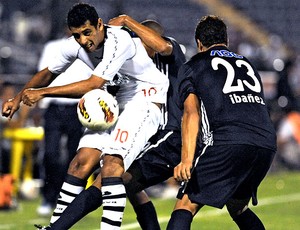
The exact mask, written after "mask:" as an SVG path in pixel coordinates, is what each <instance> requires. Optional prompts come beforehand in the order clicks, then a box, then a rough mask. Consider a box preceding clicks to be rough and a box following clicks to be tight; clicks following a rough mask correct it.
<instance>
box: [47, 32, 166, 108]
mask: <svg viewBox="0 0 300 230" xmlns="http://www.w3.org/2000/svg"><path fill="white" fill-rule="evenodd" d="M76 58H79V59H81V60H82V61H83V62H85V63H86V64H87V65H88V66H90V67H91V68H93V69H94V71H93V73H92V74H94V75H96V76H99V77H101V78H103V79H105V80H107V81H113V80H115V81H114V83H117V84H118V85H119V86H120V90H119V92H118V94H117V100H118V102H119V103H122V102H125V101H128V100H130V99H132V98H133V97H145V96H146V97H147V98H149V100H150V101H151V102H158V103H166V93H167V90H168V86H169V81H168V78H167V76H165V75H164V74H162V73H161V72H160V71H159V70H158V69H157V68H156V67H155V65H154V64H153V61H152V59H151V58H150V57H149V56H148V54H147V52H146V50H145V48H144V46H143V44H142V42H141V40H140V38H138V37H132V36H131V34H130V33H129V32H128V31H126V30H124V29H122V27H118V26H109V27H107V26H106V27H105V40H104V44H103V47H102V48H101V49H99V50H98V51H96V52H93V53H87V52H86V51H85V50H84V49H83V48H82V47H81V46H80V45H79V44H78V43H77V42H76V40H75V39H74V38H73V37H70V38H69V39H68V40H67V41H66V43H65V44H64V46H63V47H62V48H61V52H60V53H59V55H58V56H56V58H55V59H53V62H51V63H50V65H49V66H48V68H49V70H50V71H51V72H53V73H56V74H59V73H61V72H63V71H64V70H65V69H66V68H67V67H68V66H69V65H70V64H71V63H72V62H73V61H74V60H75V59H76ZM117 73H119V74H118V76H119V77H118V79H114V77H115V76H116V75H117Z"/></svg>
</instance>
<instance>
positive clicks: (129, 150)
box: [103, 102, 161, 171]
mask: <svg viewBox="0 0 300 230" xmlns="http://www.w3.org/2000/svg"><path fill="white" fill-rule="evenodd" d="M160 119H161V111H160V109H159V108H158V107H157V106H156V105H155V104H153V103H151V102H145V103H143V104H140V105H136V104H135V103H131V104H130V105H126V107H125V109H124V110H123V112H122V113H121V114H120V116H119V119H118V121H117V123H116V126H115V127H114V129H113V130H112V132H111V134H110V135H111V140H112V142H111V145H106V146H105V147H104V148H103V153H104V154H115V155H119V156H121V157H122V158H123V161H124V168H125V171H126V170H127V169H128V168H129V166H130V165H131V164H132V162H133V161H134V160H135V159H136V158H137V156H138V155H139V153H140V152H141V151H142V149H143V148H144V146H145V145H146V144H147V142H148V140H149V139H150V138H151V136H153V135H154V134H155V133H156V132H157V129H158V126H159V123H160Z"/></svg>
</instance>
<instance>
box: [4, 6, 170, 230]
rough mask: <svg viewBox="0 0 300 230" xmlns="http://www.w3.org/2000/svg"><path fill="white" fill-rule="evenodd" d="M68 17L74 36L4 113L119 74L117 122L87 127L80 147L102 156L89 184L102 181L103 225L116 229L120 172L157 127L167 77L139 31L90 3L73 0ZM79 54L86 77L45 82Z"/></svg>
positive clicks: (121, 197) (121, 204)
mask: <svg viewBox="0 0 300 230" xmlns="http://www.w3.org/2000/svg"><path fill="white" fill-rule="evenodd" d="M67 21H68V26H69V28H70V30H71V32H72V35H73V36H72V37H71V38H70V39H68V40H67V41H66V44H65V45H64V46H63V47H62V49H61V52H59V53H58V54H57V56H56V58H55V59H53V62H51V63H50V64H49V66H48V67H47V68H45V69H43V70H41V71H40V72H38V73H36V74H35V75H34V76H33V77H32V79H31V80H30V81H29V82H27V84H26V85H25V86H24V88H23V89H22V90H21V91H20V92H19V93H18V94H17V95H16V96H15V97H14V98H12V99H10V100H9V101H7V102H6V103H4V105H3V107H2V114H3V116H6V117H8V118H9V119H10V118H11V117H12V116H13V114H14V113H15V111H17V110H18V108H19V106H20V103H21V102H23V103H24V104H26V105H29V106H31V105H33V104H35V103H36V102H37V101H39V100H40V99H42V98H44V97H75V98H78V97H81V96H82V95H83V94H85V93H86V92H88V91H90V90H92V89H96V88H102V87H103V86H104V84H105V83H107V82H110V81H112V80H113V79H114V77H115V75H116V73H117V72H119V73H120V74H121V75H122V79H117V82H118V84H119V86H120V89H119V91H118V92H117V95H116V98H117V100H118V103H119V107H120V115H119V119H118V122H117V123H116V125H115V126H114V127H113V128H111V129H109V130H107V131H105V132H94V131H91V130H86V131H85V133H84V135H83V136H82V138H81V141H80V143H79V146H78V153H82V152H83V153H84V154H89V153H92V154H91V155H92V156H98V157H99V158H100V156H101V161H102V167H101V175H99V176H98V177H97V178H96V180H95V182H94V184H93V187H94V188H95V189H96V188H99V189H100V187H101V186H102V188H101V191H102V199H103V214H102V220H101V229H106V230H109V229H120V226H121V223H122V218H123V211H124V208H125V204H126V192H125V187H124V185H123V181H122V179H121V175H122V174H123V172H124V171H126V170H127V169H128V167H129V166H130V164H131V163H132V162H133V160H134V159H135V158H136V156H137V155H138V154H139V153H140V151H141V150H142V148H143V147H144V145H145V144H146V142H147V140H148V139H149V138H150V137H151V136H152V135H153V134H155V133H156V131H157V128H158V126H159V124H160V121H161V118H162V112H161V107H162V106H163V104H165V103H166V93H167V90H168V85H169V81H168V78H167V77H166V76H165V75H164V74H163V73H161V72H160V71H159V70H158V69H157V68H156V67H155V65H154V64H153V62H152V60H151V59H150V58H149V56H148V55H147V52H146V50H145V48H144V47H143V44H142V42H141V40H140V39H139V38H138V37H132V36H131V34H130V33H129V32H128V31H126V30H124V29H122V27H114V26H111V27H108V26H106V25H104V24H103V22H102V20H101V19H100V18H99V16H98V14H97V12H96V10H95V8H94V7H92V6H90V5H88V4H84V3H79V4H75V5H74V6H73V7H72V8H71V9H70V11H69V12H68V17H67ZM77 58H79V59H81V60H83V61H84V62H85V63H86V64H88V65H89V66H90V67H91V68H94V71H93V73H92V75H91V77H90V78H88V79H87V80H82V81H79V82H77V83H72V84H68V85H64V86H56V87H46V86H47V85H49V84H50V82H51V81H52V80H53V79H54V78H55V77H56V76H57V75H58V74H59V73H61V72H62V71H64V69H65V68H66V67H68V66H69V65H70V64H71V63H72V62H73V61H74V60H75V59H77ZM78 74H80V73H78ZM70 125H71V124H70ZM89 160H92V159H89ZM66 189H69V190H70V192H80V191H76V186H71V185H70V186H68V185H66Z"/></svg>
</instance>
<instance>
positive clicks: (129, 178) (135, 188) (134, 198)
mask: <svg viewBox="0 0 300 230" xmlns="http://www.w3.org/2000/svg"><path fill="white" fill-rule="evenodd" d="M109 24H114V25H123V26H126V27H129V28H130V29H131V30H132V31H133V32H135V33H136V34H137V35H138V36H139V37H140V38H141V39H142V41H143V42H144V43H145V44H146V50H147V51H148V55H149V56H150V57H152V58H153V60H154V62H155V64H156V67H157V68H158V69H160V70H161V71H163V72H164V73H165V74H166V75H167V76H168V78H169V80H170V85H169V89H168V96H167V108H166V112H167V116H166V122H165V127H162V128H161V129H160V130H159V131H158V132H157V134H156V135H155V136H154V137H152V138H151V139H150V142H151V143H150V146H149V147H148V148H146V149H145V151H144V155H143V156H142V157H141V158H139V159H138V160H136V161H135V162H134V163H133V164H132V165H131V166H130V168H129V169H128V171H127V172H126V173H124V176H123V181H124V184H125V187H126V191H127V196H128V198H129V200H130V202H131V204H132V205H133V208H134V210H135V212H136V214H137V220H138V221H139V224H140V226H141V228H142V229H147V230H150V229H151V230H155V229H160V226H159V223H158V220H157V216H156V212H155V209H154V206H153V204H152V202H151V201H150V199H149V198H148V196H147V194H146V193H145V192H144V191H143V189H145V188H148V187H150V186H152V185H156V184H158V183H161V182H163V181H165V180H167V179H168V178H170V177H172V175H173V169H174V167H175V166H176V165H177V164H178V163H179V162H180V150H181V131H180V128H181V118H182V109H180V108H179V98H178V93H177V91H176V88H177V86H176V82H177V73H178V70H179V68H180V66H181V65H182V64H183V63H184V62H185V56H184V54H183V52H182V49H181V47H180V46H179V44H178V43H177V42H176V40H174V39H173V38H170V37H163V38H164V39H165V41H167V43H166V42H165V41H162V40H159V39H154V38H155V37H156V36H157V35H155V34H153V31H149V30H148V29H147V28H146V27H148V28H151V29H152V30H154V31H156V32H157V33H158V34H159V35H163V28H162V27H161V25H160V24H159V23H157V22H156V21H153V20H146V21H143V22H142V23H141V24H140V23H138V22H136V21H135V20H134V19H132V18H131V17H130V16H128V15H121V16H119V17H117V18H114V19H112V20H110V22H109ZM143 25H144V26H143ZM145 26H146V27H145ZM170 45H171V47H170ZM147 47H148V49H147ZM150 47H151V48H150ZM167 47H168V48H167Z"/></svg>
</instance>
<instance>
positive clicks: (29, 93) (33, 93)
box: [22, 88, 43, 106]
mask: <svg viewBox="0 0 300 230" xmlns="http://www.w3.org/2000/svg"><path fill="white" fill-rule="evenodd" d="M42 98H43V95H42V91H41V90H40V89H33V88H28V89H25V90H24V91H23V93H22V101H23V103H24V104H25V105H28V106H32V105H34V104H35V103H36V102H38V101H39V100H41V99H42Z"/></svg>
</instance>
